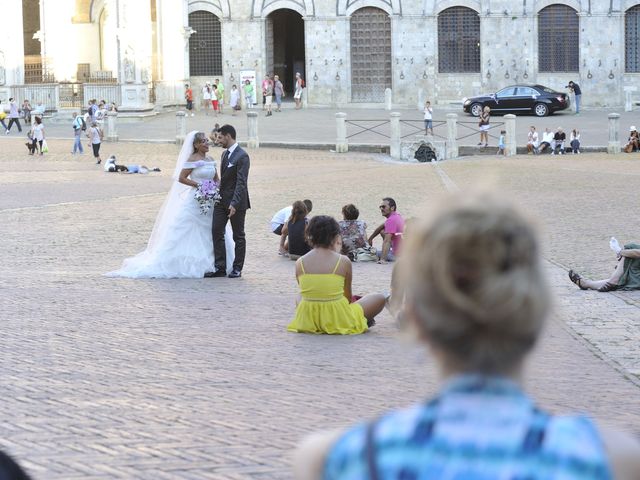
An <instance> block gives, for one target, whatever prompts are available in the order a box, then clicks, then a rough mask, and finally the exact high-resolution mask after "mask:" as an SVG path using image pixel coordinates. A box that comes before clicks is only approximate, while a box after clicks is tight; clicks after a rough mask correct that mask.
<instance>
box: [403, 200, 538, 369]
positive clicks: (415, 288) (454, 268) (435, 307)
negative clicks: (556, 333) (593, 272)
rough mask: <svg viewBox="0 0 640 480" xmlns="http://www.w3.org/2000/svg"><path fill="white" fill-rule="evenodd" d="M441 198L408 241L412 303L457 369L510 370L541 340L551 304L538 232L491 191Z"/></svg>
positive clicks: (424, 331)
mask: <svg viewBox="0 0 640 480" xmlns="http://www.w3.org/2000/svg"><path fill="white" fill-rule="evenodd" d="M443 202H444V203H443V205H444V206H443V207H442V208H441V209H439V210H438V211H437V212H435V214H434V215H433V217H432V218H431V219H430V220H428V221H420V222H415V225H412V232H411V234H410V235H409V236H408V238H407V245H406V249H405V250H404V252H403V255H404V260H402V262H401V263H402V271H401V289H402V291H403V293H404V294H405V295H406V297H405V298H406V301H405V302H406V303H405V305H406V308H407V309H408V312H409V313H410V315H411V316H412V317H413V318H414V319H415V324H416V326H417V328H418V330H419V332H420V335H421V337H424V338H426V339H427V340H428V342H429V343H430V344H431V345H433V346H434V347H436V348H437V349H438V350H439V351H441V352H442V353H443V354H445V357H446V359H447V360H448V361H451V362H452V365H450V366H451V367H452V368H454V369H457V370H460V371H472V372H480V373H504V372H507V371H509V370H510V369H512V368H514V367H516V366H518V365H520V362H521V360H522V359H523V358H524V356H525V355H526V354H527V353H528V352H529V350H530V349H531V348H532V347H533V345H534V344H535V342H536V339H537V338H538V335H539V333H540V331H541V329H542V326H543V324H544V320H545V317H546V315H547V313H548V310H549V307H550V295H549V289H548V286H547V283H546V280H545V277H544V274H543V271H542V268H541V265H540V256H539V247H538V240H537V237H536V233H535V230H534V228H533V226H532V224H531V223H529V222H528V221H527V220H525V218H524V217H523V216H522V215H521V214H520V213H519V212H518V211H517V210H516V209H515V208H514V207H513V206H512V205H510V204H509V203H508V202H505V201H504V200H499V199H497V198H496V197H494V196H492V195H488V194H476V195H469V194H466V195H465V196H464V197H463V196H462V195H457V196H452V197H447V198H446V199H444V200H443Z"/></svg>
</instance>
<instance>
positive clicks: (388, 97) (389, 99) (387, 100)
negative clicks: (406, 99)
mask: <svg viewBox="0 0 640 480" xmlns="http://www.w3.org/2000/svg"><path fill="white" fill-rule="evenodd" d="M392 103H393V92H392V91H391V89H390V88H385V89H384V105H385V108H386V109H387V110H391V108H392V107H391V105H392Z"/></svg>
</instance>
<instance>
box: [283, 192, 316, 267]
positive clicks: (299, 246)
mask: <svg viewBox="0 0 640 480" xmlns="http://www.w3.org/2000/svg"><path fill="white" fill-rule="evenodd" d="M308 213H309V211H308V210H307V205H306V204H305V203H304V202H303V201H300V200H296V201H295V202H293V205H291V214H290V215H289V218H288V219H287V223H285V224H284V226H283V227H282V235H280V242H281V247H282V246H284V250H285V251H286V252H287V253H288V256H289V258H290V259H291V260H297V259H298V258H300V257H301V256H303V255H306V254H307V253H308V252H309V250H311V247H310V246H309V244H308V243H307V224H308V223H309V220H308V218H307V215H308Z"/></svg>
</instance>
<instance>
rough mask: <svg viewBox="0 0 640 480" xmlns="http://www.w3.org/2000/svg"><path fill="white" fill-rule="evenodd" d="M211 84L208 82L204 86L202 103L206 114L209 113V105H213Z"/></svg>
mask: <svg viewBox="0 0 640 480" xmlns="http://www.w3.org/2000/svg"><path fill="white" fill-rule="evenodd" d="M211 90H212V89H211V84H210V83H209V82H207V83H206V84H205V85H204V87H202V105H203V106H204V113H205V115H209V106H210V105H211Z"/></svg>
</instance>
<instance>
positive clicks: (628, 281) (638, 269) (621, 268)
mask: <svg viewBox="0 0 640 480" xmlns="http://www.w3.org/2000/svg"><path fill="white" fill-rule="evenodd" d="M610 245H611V249H612V250H613V251H614V252H615V254H616V257H617V259H618V263H616V268H615V269H614V270H613V274H612V275H611V276H610V277H609V278H605V279H602V280H587V279H586V278H582V277H581V276H580V275H579V274H578V273H576V272H575V271H573V270H569V279H570V280H571V281H572V282H573V283H575V284H576V285H577V286H578V287H579V288H580V289H581V290H598V291H599V292H611V291H614V290H640V244H638V243H627V244H626V245H625V246H624V248H621V247H620V245H619V244H618V241H617V240H616V239H615V238H612V239H611V243H610Z"/></svg>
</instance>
